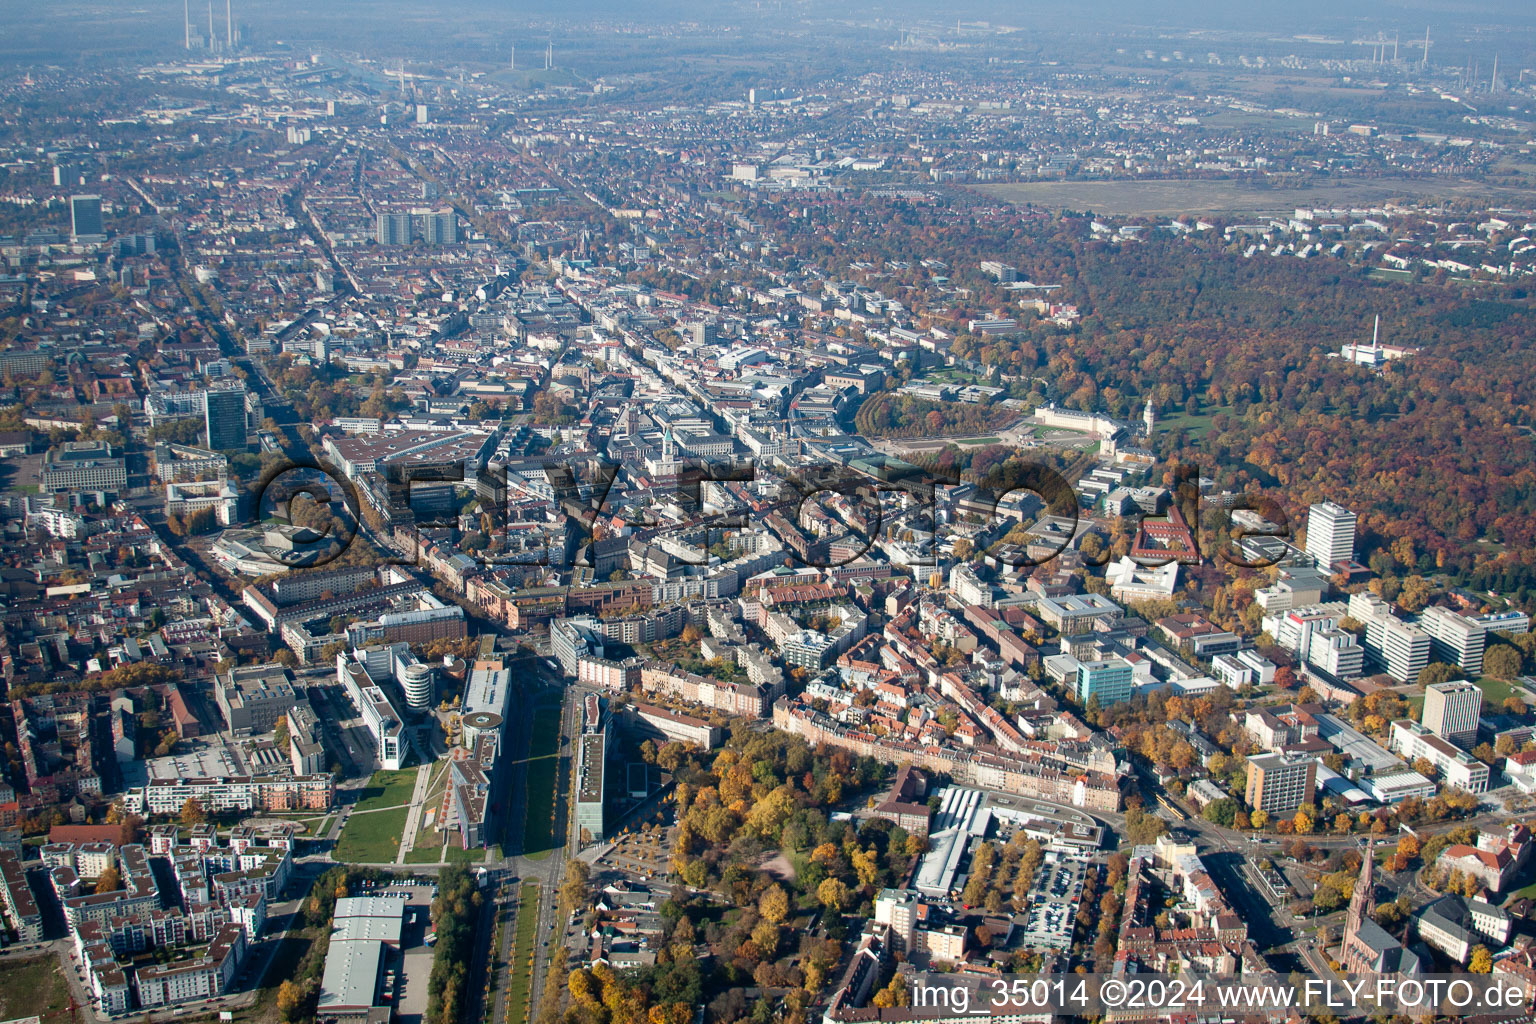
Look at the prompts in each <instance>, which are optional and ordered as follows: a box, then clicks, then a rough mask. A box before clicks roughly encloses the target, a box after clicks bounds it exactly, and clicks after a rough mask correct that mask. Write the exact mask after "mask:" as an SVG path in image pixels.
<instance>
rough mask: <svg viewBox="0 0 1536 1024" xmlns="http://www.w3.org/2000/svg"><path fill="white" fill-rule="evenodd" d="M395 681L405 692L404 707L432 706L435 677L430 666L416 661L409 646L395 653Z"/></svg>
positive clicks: (420, 708) (435, 687)
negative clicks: (403, 650)
mask: <svg viewBox="0 0 1536 1024" xmlns="http://www.w3.org/2000/svg"><path fill="white" fill-rule="evenodd" d="M401 646H404V645H403V644H402V645H401ZM395 682H397V683H399V684H400V690H401V692H403V693H404V694H405V704H406V707H410V708H416V709H417V710H423V709H426V708H430V707H431V706H432V699H433V698H434V697H435V696H436V695H437V694H436V691H437V678H436V676H435V674H434V673H433V671H432V666H431V665H428V664H426V663H425V662H422V661H418V660H417V658H416V656H415V655H413V654H411V653H410V649H409V648H406V650H405V652H404V653H403V654H396V655H395Z"/></svg>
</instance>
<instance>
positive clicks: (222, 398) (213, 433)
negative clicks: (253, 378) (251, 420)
mask: <svg viewBox="0 0 1536 1024" xmlns="http://www.w3.org/2000/svg"><path fill="white" fill-rule="evenodd" d="M203 417H204V426H205V429H206V431H207V437H208V447H209V448H212V449H213V450H214V451H216V452H217V451H225V450H226V449H229V448H244V447H245V387H244V385H240V386H238V387H232V388H219V389H218V390H213V391H209V392H207V393H206V394H205V395H204V398H203Z"/></svg>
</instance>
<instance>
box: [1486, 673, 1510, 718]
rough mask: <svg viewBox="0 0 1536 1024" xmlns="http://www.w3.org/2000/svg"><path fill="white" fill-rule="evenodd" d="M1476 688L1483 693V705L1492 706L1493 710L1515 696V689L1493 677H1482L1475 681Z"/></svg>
mask: <svg viewBox="0 0 1536 1024" xmlns="http://www.w3.org/2000/svg"><path fill="white" fill-rule="evenodd" d="M1477 688H1478V689H1479V690H1482V691H1483V704H1484V705H1485V706H1486V705H1489V704H1492V705H1493V706H1494V708H1495V709H1497V710H1502V709H1499V708H1498V706H1499V705H1500V704H1503V703H1504V701H1505V700H1507V699H1508V698H1510V697H1513V696H1515V688H1514V687H1513V686H1512V685H1510V684H1509V683H1508V682H1507V681H1505V680H1503V679H1495V678H1493V676H1483V677H1482V678H1481V679H1479V680H1477Z"/></svg>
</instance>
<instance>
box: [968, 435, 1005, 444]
mask: <svg viewBox="0 0 1536 1024" xmlns="http://www.w3.org/2000/svg"><path fill="white" fill-rule="evenodd" d="M1001 442H1002V438H1000V437H977V438H973V439H972V440H969V441H961V442H960V444H961V445H982V444H999V443H1001Z"/></svg>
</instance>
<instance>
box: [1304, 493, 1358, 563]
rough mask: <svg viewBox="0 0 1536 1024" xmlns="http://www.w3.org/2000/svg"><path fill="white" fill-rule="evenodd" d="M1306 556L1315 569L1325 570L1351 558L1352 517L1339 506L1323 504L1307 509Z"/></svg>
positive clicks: (1349, 512)
mask: <svg viewBox="0 0 1536 1024" xmlns="http://www.w3.org/2000/svg"><path fill="white" fill-rule="evenodd" d="M1307 554H1309V555H1311V556H1312V557H1313V558H1314V559H1316V560H1317V564H1318V568H1320V569H1323V570H1328V569H1330V568H1332V567H1333V564H1334V563H1335V562H1348V561H1350V560H1352V559H1353V558H1354V557H1355V514H1354V513H1353V512H1351V511H1350V510H1349V509H1347V508H1345V507H1344V506H1342V505H1335V504H1334V503H1333V502H1331V501H1325V502H1323V503H1322V504H1321V505H1313V506H1312V507H1311V508H1309V509H1307Z"/></svg>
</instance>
